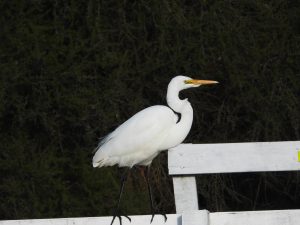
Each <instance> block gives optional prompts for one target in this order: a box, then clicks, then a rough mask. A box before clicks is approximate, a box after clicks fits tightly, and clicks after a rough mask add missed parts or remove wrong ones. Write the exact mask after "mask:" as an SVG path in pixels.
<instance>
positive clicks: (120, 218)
mask: <svg viewBox="0 0 300 225" xmlns="http://www.w3.org/2000/svg"><path fill="white" fill-rule="evenodd" d="M123 216H124V217H125V218H127V219H128V220H129V222H130V223H131V218H130V217H129V216H127V215H123ZM116 217H118V218H119V222H120V225H122V216H121V215H114V217H113V219H112V221H111V223H110V225H112V224H113V223H114V221H115V219H116Z"/></svg>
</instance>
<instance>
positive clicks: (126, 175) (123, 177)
mask: <svg viewBox="0 0 300 225" xmlns="http://www.w3.org/2000/svg"><path fill="white" fill-rule="evenodd" d="M129 172H130V168H127V169H126V171H125V172H124V174H123V175H122V178H121V187H120V192H119V199H118V202H117V205H116V207H115V211H114V216H113V219H112V221H111V223H110V225H112V224H113V223H114V220H115V219H116V217H118V218H119V221H120V225H122V216H121V213H120V202H121V197H122V193H123V190H124V185H125V181H126V180H127V177H128V174H129ZM123 216H124V217H126V218H127V219H128V220H129V221H130V222H131V219H130V217H129V216H127V215H123Z"/></svg>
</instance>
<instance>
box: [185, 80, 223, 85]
mask: <svg viewBox="0 0 300 225" xmlns="http://www.w3.org/2000/svg"><path fill="white" fill-rule="evenodd" d="M184 83H186V84H195V85H204V84H218V83H219V82H218V81H215V80H194V79H192V80H185V81H184Z"/></svg>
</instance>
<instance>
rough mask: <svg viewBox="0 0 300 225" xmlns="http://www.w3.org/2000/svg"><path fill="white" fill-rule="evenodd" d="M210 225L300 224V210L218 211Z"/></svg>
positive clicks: (213, 214) (211, 217) (211, 219)
mask: <svg viewBox="0 0 300 225" xmlns="http://www.w3.org/2000/svg"><path fill="white" fill-rule="evenodd" d="M209 221H210V223H209V225H228V224H230V225H299V224H300V210H271V211H245V212H216V213H210V214H209Z"/></svg>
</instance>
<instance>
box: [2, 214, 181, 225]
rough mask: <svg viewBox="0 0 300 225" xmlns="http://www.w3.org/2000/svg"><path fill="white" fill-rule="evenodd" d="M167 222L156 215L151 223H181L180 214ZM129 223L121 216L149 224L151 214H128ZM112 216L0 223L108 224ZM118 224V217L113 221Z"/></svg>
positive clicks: (137, 224)
mask: <svg viewBox="0 0 300 225" xmlns="http://www.w3.org/2000/svg"><path fill="white" fill-rule="evenodd" d="M167 217H168V219H167V222H166V223H165V222H164V217H163V216H162V215H156V216H155V217H154V219H153V222H152V223H151V225H161V224H164V225H181V215H179V214H169V215H167ZM130 218H131V221H132V222H131V223H130V222H129V221H128V219H126V218H124V217H122V225H143V224H145V225H146V224H147V225H149V224H150V220H151V215H144V216H130ZM111 220H112V217H82V218H58V219H29V220H3V221H0V225H109V224H110V223H111ZM114 224H115V225H119V224H120V223H119V219H118V218H116V219H115V221H114Z"/></svg>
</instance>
